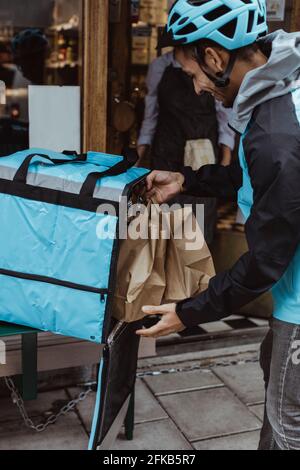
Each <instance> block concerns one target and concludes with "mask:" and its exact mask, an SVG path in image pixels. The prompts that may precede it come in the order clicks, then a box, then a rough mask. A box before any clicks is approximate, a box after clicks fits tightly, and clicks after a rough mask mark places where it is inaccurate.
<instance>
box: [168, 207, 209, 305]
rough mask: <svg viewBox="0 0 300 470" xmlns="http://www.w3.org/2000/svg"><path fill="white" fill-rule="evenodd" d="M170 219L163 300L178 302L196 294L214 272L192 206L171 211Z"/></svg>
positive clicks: (205, 285) (206, 285) (204, 286)
mask: <svg viewBox="0 0 300 470" xmlns="http://www.w3.org/2000/svg"><path fill="white" fill-rule="evenodd" d="M170 219H171V224H170V226H171V238H170V240H169V241H168V244H167V253H166V264H165V274H166V289H165V292H164V298H163V303H173V302H179V301H180V300H184V299H186V298H189V297H193V296H195V295H197V294H200V293H201V292H203V291H204V290H205V289H207V287H208V283H209V281H210V279H211V278H212V277H213V276H214V275H215V268H214V263H213V260H212V256H211V253H210V251H209V249H208V247H207V244H206V243H205V240H204V236H203V233H202V231H201V229H200V227H199V225H198V223H197V220H196V218H195V217H194V215H193V211H192V208H191V207H185V208H183V209H179V210H176V211H174V212H171V214H170Z"/></svg>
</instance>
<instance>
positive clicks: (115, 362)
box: [90, 321, 142, 450]
mask: <svg viewBox="0 0 300 470" xmlns="http://www.w3.org/2000/svg"><path fill="white" fill-rule="evenodd" d="M141 328H142V322H140V321H139V322H134V323H121V322H118V323H116V324H115V327H114V328H113V331H112V333H111V335H110V337H109V340H108V343H107V345H106V347H105V349H104V352H103V359H102V362H101V365H100V372H99V383H98V392H97V403H96V410H95V416H94V423H93V430H92V435H91V439H90V449H91V450H96V449H97V448H99V447H100V449H102V450H108V449H109V446H110V445H111V444H113V442H114V440H115V438H116V437H117V435H118V433H119V431H120V428H121V425H122V424H123V419H124V417H125V415H126V412H127V404H128V402H129V398H130V396H131V394H132V393H133V391H134V387H135V382H136V371H137V360H138V351H139V344H140V338H139V336H137V335H136V331H137V330H138V329H141ZM97 405H98V406H97Z"/></svg>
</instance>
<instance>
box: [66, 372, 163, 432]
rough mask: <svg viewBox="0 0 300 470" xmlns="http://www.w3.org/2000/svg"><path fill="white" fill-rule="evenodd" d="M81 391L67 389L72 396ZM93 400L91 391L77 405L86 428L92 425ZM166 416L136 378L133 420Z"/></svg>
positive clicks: (93, 396) (94, 397)
mask: <svg viewBox="0 0 300 470" xmlns="http://www.w3.org/2000/svg"><path fill="white" fill-rule="evenodd" d="M81 391H82V390H81V389H80V388H72V389H69V392H70V394H71V396H72V397H76V396H78V395H79V393H80V392H81ZM95 400H96V394H95V393H92V394H90V395H89V396H88V397H87V399H86V400H85V401H84V402H82V403H80V404H79V405H78V406H77V409H78V411H79V413H80V416H81V418H82V419H83V422H84V424H85V426H86V428H87V429H88V430H89V429H91V427H92V419H93V411H94V406H95ZM167 417H168V415H167V413H166V412H165V411H164V410H163V409H162V407H161V406H160V404H159V403H158V402H157V401H156V400H155V398H154V396H153V395H152V393H151V392H150V390H149V389H148V388H147V386H146V385H145V384H144V383H143V382H142V380H140V379H138V380H137V383H136V395H135V422H136V423H143V422H145V421H153V420H157V419H165V418H167Z"/></svg>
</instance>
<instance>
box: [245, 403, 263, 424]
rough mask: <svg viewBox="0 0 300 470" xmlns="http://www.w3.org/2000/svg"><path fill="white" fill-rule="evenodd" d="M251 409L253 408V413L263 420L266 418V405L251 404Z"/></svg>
mask: <svg viewBox="0 0 300 470" xmlns="http://www.w3.org/2000/svg"><path fill="white" fill-rule="evenodd" d="M249 410H251V411H252V413H254V414H255V416H257V417H258V418H259V419H260V420H261V421H263V420H264V413H265V405H255V406H250V407H249Z"/></svg>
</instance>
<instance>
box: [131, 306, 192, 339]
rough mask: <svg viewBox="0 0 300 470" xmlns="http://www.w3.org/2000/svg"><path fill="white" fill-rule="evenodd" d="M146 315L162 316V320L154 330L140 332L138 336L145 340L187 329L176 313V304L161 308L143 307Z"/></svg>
mask: <svg viewBox="0 0 300 470" xmlns="http://www.w3.org/2000/svg"><path fill="white" fill-rule="evenodd" d="M143 312H144V313H145V314H146V315H162V318H161V320H160V321H159V322H158V323H157V324H156V325H155V326H153V327H152V328H149V329H144V330H138V331H137V332H136V334H137V335H139V336H142V337H144V338H160V337H161V336H168V335H171V334H172V333H178V332H180V331H183V330H185V329H186V327H185V326H184V324H183V323H182V322H181V321H180V319H179V317H178V315H177V313H176V304H168V305H161V306H160V307H143Z"/></svg>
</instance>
